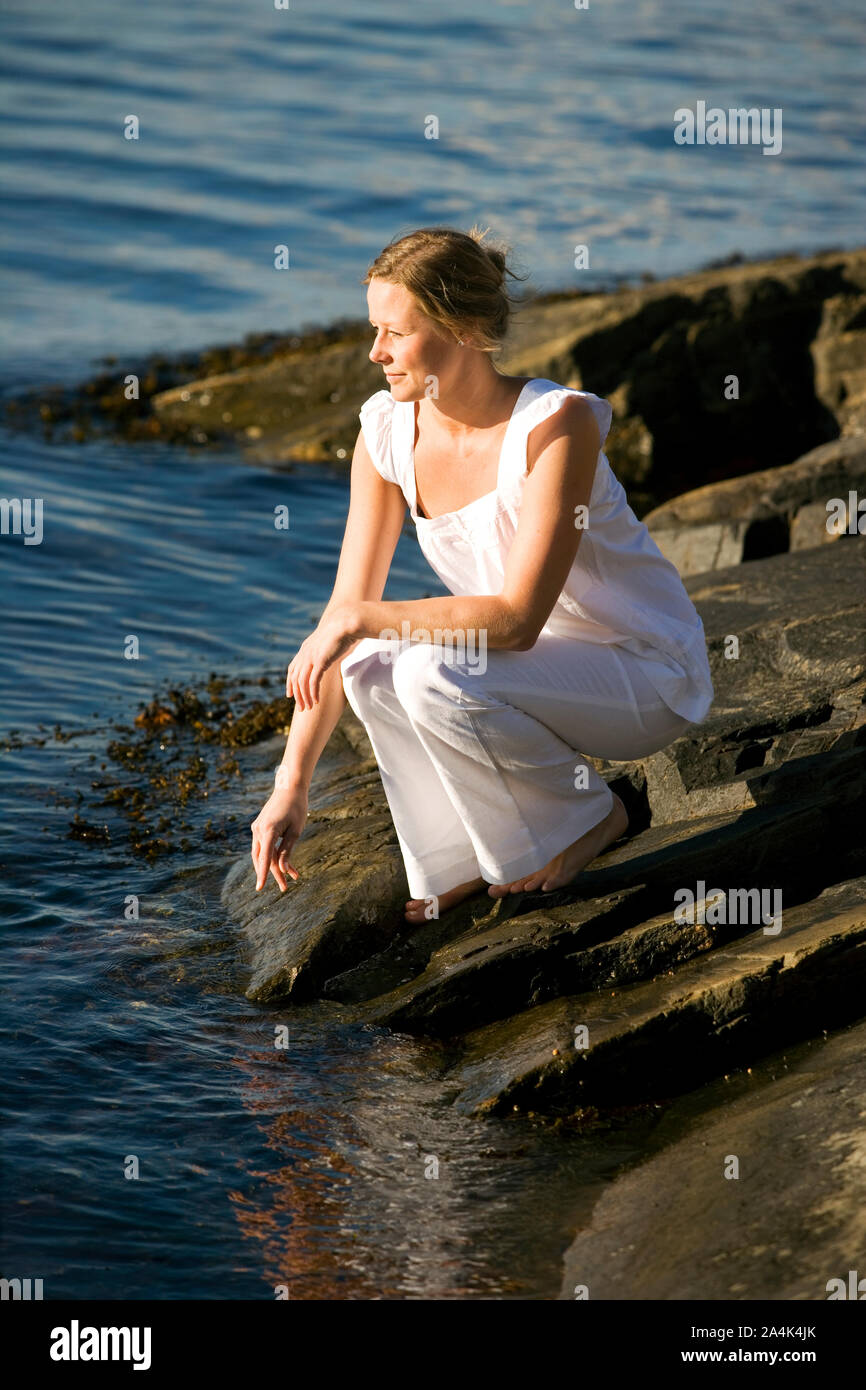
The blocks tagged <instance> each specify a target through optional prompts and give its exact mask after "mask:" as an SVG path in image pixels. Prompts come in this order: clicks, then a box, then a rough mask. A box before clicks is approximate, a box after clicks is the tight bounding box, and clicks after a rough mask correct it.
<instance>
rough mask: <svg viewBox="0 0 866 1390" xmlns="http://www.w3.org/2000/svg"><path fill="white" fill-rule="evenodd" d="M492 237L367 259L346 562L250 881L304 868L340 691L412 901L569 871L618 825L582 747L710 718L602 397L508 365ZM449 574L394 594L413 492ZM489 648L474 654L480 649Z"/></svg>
mask: <svg viewBox="0 0 866 1390" xmlns="http://www.w3.org/2000/svg"><path fill="white" fill-rule="evenodd" d="M506 274H512V272H511V271H510V270H508V269H507V267H506V264H505V257H504V255H503V253H502V252H501V251H500V250H498V249H494V248H490V247H487V246H482V245H481V235H480V234H478V233H477V231H476V229H475V228H473V229H472V231H471V232H470V233H468V234H466V233H462V232H458V231H455V230H452V229H449V228H441V227H434V228H422V229H421V230H419V231H416V232H413V233H411V234H410V235H408V236H405V237H403V238H401V239H400V240H399V241H397V242H396V243H393V244H392V245H390V246H388V247H386V248H385V250H384V251H383V252H382V253H381V255H380V256H379V257H378V258H377V259H376V261H374V263H373V265H372V266H371V267H370V269H369V271H368V272H367V275H366V277H365V279H364V282H363V283H364V284H367V285H368V286H369V288H368V293H367V302H368V307H369V314H370V321H371V324H372V326H373V327H374V328H375V340H374V343H373V347H372V349H371V351H370V360H371V361H373V362H375V363H378V364H379V365H380V366H381V367H382V369H383V372H384V375H385V379H386V381H387V383H388V388H389V389H387V390H386V389H384V388H383V389H382V390H380V391H377V392H376V393H375V394H374V395H373V396H371V397H370V398H369V399H368V400H366V401H365V402H364V405H363V406H362V408H361V411H360V420H361V430H360V433H359V435H358V439H357V443H356V446H355V451H354V456H353V460H352V481H351V501H350V507H349V515H348V519H347V522H346V531H345V536H344V540H343V547H342V551H341V555H340V562H339V566H338V570H337V577H336V582H335V584H334V590H333V593H332V595H331V598H330V601H329V603H328V605H327V608H326V609H325V612H324V613H323V615H322V618H321V620H320V622H319V625H318V627H317V628H316V630H315V632H314V633H312V634H311V636H309V637H308V638H307V639H306V640H305V641H304V642H303V644H302V646H301V648H300V650H299V651H298V652H297V654H296V655H295V657H294V658H293V659H292V661H291V663H290V665H289V668H288V672H287V678H286V694H287V695H291V696H293V697H294V699H295V711H294V715H293V718H292V725H291V731H290V734H289V739H288V743H287V746H286V752H285V756H284V758H283V761H282V764H281V766H280V768H279V769H278V775H277V778H276V787H275V790H274V792H273V795H272V796H271V797H270V799H269V800H268V802H267V803H266V805H265V806H264V807H263V809H262V811H261V813H260V814H259V816H258V818H257V819H256V820H255V821H254V822H253V825H252V832H253V849H252V858H253V863H254V865H255V868H256V888H257V890H259V889H261V888H262V887H263V886H264V883H265V881H266V879H267V875H268V872H269V871H270V872H271V873H272V874H273V875H274V878H275V879H276V882H277V883H278V885H279V887H280V889H281V891H284V890H285V888H286V887H287V878H286V875H287V874H290V875H291V876H292V878H294V879H297V877H298V874H297V871H296V870H295V869H294V867H293V866H292V865H291V862H290V855H291V852H292V849H293V847H294V845H295V843H296V841H297V839H298V837H299V836H300V834H301V831H302V830H303V827H304V824H305V821H306V816H307V793H308V788H309V784H310V779H311V776H312V772H313V768H314V767H315V764H316V761H317V759H318V757H319V755H320V753H321V752H322V749H323V748H324V746H325V744H326V742H327V740H328V738H329V736H330V734H331V731H332V730H333V728H334V725H335V724H336V722H337V719H338V718H339V716H340V713H341V712H342V710H343V708H344V701H345V700H346V699H348V701H349V704H350V705H351V706H352V709H353V710H354V711H355V713H356V714H357V716H358V718H359V719H361V720H362V721H363V723H364V724H365V725H366V728H367V732H368V735H369V738H370V742H371V745H372V747H373V750H374V752H375V755H376V759H377V761H378V763H379V770H380V774H381V778H382V783H383V786H384V789H385V794H386V796H387V799H388V803H389V806H390V808H391V814H392V817H393V820H394V825H395V828H396V831H397V837H398V841H399V844H400V848H401V851H402V854H403V861H404V864H405V867H406V874H407V878H408V884H409V892H410V894H411V895H412V896H411V898H410V899H409V901H408V902H407V904H406V910H405V916H406V919H407V920H408V921H410V922H422V921H424V920H425V918H428V917H430V916H438V915H439V914H440V913H441V912H443V911H445V910H447V909H448V908H450V907H453V906H454V905H455V903H457V902H460V901H461V900H462V899H463V898H465V897H466V896H467V895H468V894H470V893H474V892H477V891H479V890H480V889H481V888H483V887H485V886H487V891H488V893H489V894H490V895H491V896H492V897H500V896H502V895H504V894H506V893H508V892H519V891H531V890H533V889H539V888H540V889H541V890H542V891H543V892H550V891H552V890H553V889H555V888H559V887H561V886H563V885H564V884H566V883H569V882H571V880H572V879H573V878H574V877H575V876H576V875H577V874H578V873H579V872H580V871H581V870H582V869H583V868H585V867H586V865H587V864H588V863H590V861H591V860H592V859H594V858H595V857H596V855H598V854H599V853H601V851H602V850H603V849H605V848H606V846H608V845H609V844H611V843H612V842H613V841H614V840H616V839H617V838H619V837H620V836H621V835H622V834H623V833H624V832H625V830H626V828H627V825H628V818H627V815H626V811H625V808H624V806H623V804H622V802H621V800H620V799H619V797H618V796H616V795H615V794H614V793H612V792H611V790H610V789H609V787H608V786H607V783H606V782H605V781H604V779H603V778H602V777H600V776H599V774H598V773H597V772H596V771H595V769H594V768H593V766H592V764H591V763H589V762H588V761H587V758H588V757H602V758H611V759H632V758H640V757H643V756H645V755H647V754H649V753H653V752H655V751H657V750H658V749H660V748H663V747H665V746H666V745H667V744H669V743H671V742H672V741H673V740H674V739H675V738H677V737H678V736H679V735H680V734H682V733H683V732H684V731H685V730H686V729H688V728H689V727H690V726H691V725H692V724H695V723H698V722H700V721H701V720H702V719H704V718H705V716H706V714H707V711H708V710H709V707H710V704H711V702H712V698H713V687H712V682H711V679H710V671H709V664H708V661H707V651H706V642H705V639H704V631H703V625H702V623H701V620H700V617H699V616H698V614H697V612H696V610H695V608H694V605H693V604H692V602H691V600H690V599H689V597H688V595H687V594H686V591H685V589H684V588H683V584H682V581H681V579H680V576H679V574H678V572H677V570H676V569H675V568H674V566H673V565H672V564H671V563H670V562H669V561H667V560H666V559H665V558H664V557H663V556H662V554H661V552H660V551H659V549H658V547H657V546H656V544H655V543H654V541H653V540H652V538H651V537H650V535H649V532H648V531H647V528H646V526H645V525H644V524H643V522H639V521H638V520H637V518H636V517H635V515H634V513H633V512H632V510H631V508H630V507H629V505H628V503H627V501H626V497H625V493H624V491H623V488H622V486H621V484H620V483H619V482H618V480H617V479H616V477H615V476H614V474H613V472H612V470H611V468H610V465H609V463H608V461H607V458H606V456H605V454H604V453H603V451H602V446H603V444H604V441H605V437H606V435H607V431H608V428H609V426H610V420H611V413H612V412H611V407H610V405H609V404H608V402H607V401H605V400H603V399H601V398H600V397H598V396H596V395H594V394H593V393H592V392H587V391H576V390H571V389H568V388H566V387H562V386H559V385H558V384H557V383H556V382H553V381H549V380H547V379H546V378H528V379H527V378H522V377H506V376H503V375H501V374H500V373H498V372H497V371H496V370H495V368H494V367H493V364H492V362H491V360H490V354H491V353H492V352H494V351H496V350H497V349H498V348H499V347H500V345H501V343H502V340H503V338H504V336H505V332H506V328H507V324H508V313H509V309H510V303H509V296H508V294H507V291H506V288H505V283H504V282H505V275H506ZM407 504H408V506H409V508H410V514H411V517H412V520H413V522H414V524H415V527H416V531H417V535H418V540H419V544H420V545H421V548H422V550H423V551H424V553H425V555H426V556H427V558H428V560H429V561H430V564H431V566H432V567H433V569H434V570H435V571H436V573H437V574H438V576H439V578H440V579H441V580H442V581H443V583H444V584H445V585H446V586H447V587H448V589H449V590H450V593H449V594H448V595H446V596H444V597H441V598H430V599H418V600H414V601H411V602H402V601H395V602H387V603H383V602H382V601H381V599H382V593H383V591H384V587H385V581H386V579H387V576H388V571H389V568H390V565H391V560H392V557H393V554H394V550H395V548H396V545H397V541H398V538H399V536H400V532H401V529H402V525H403V519H404V515H405V509H406V505H407ZM479 650H480V655H481V659H480V660H479Z"/></svg>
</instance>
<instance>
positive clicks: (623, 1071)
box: [224, 541, 866, 1112]
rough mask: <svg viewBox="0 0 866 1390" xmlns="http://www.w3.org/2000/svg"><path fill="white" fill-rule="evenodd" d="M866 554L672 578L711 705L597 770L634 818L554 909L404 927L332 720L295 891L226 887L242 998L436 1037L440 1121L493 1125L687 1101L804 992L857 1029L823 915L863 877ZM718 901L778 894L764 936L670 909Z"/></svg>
mask: <svg viewBox="0 0 866 1390" xmlns="http://www.w3.org/2000/svg"><path fill="white" fill-rule="evenodd" d="M864 557H866V547H864V546H863V544H862V542H861V541H851V542H850V543H846V544H842V545H838V546H831V547H822V548H819V549H815V550H810V551H802V552H797V553H794V554H790V555H780V556H773V557H770V558H768V559H764V560H757V561H753V562H749V563H746V564H743V565H738V566H736V567H734V568H732V569H730V570H725V571H715V572H713V573H712V574H709V575H703V576H701V577H700V578H699V579H695V580H692V581H688V583H689V586H690V588H691V592H692V597H693V599H694V600H695V602H696V604H697V606H698V609H699V611H700V612H701V615H702V617H703V620H704V624H705V630H706V632H707V637H708V645H709V649H710V656H711V662H712V664H713V673H714V679H715V683H716V690H717V695H718V700H717V702H716V706H715V707H714V709H713V711H712V712H711V715H710V717H709V718H708V720H707V721H706V722H705V723H704V724H703V725H701V726H699V727H698V728H696V729H694V730H693V731H691V732H690V733H689V734H688V735H687V736H684V737H683V738H681V739H679V740H677V741H676V742H675V743H674V744H672V745H671V746H670V748H668V749H665V750H663V752H662V753H659V754H655V755H653V757H651V758H648V759H644V760H639V761H637V762H635V763H631V764H627V763H608V762H605V761H603V760H594V761H596V765H597V766H598V767H599V770H600V771H601V773H602V775H603V776H605V777H606V778H607V780H608V781H609V782H610V784H611V785H613V786H616V787H617V788H618V789H619V788H621V789H622V791H623V792H625V791H626V790H628V793H629V795H630V797H631V802H632V805H633V807H634V808H636V809H637V811H638V812H639V813H640V814H642V815H643V816H644V817H645V819H644V820H643V821H640V820H636V821H635V823H633V824H632V826H631V827H630V834H629V837H628V838H627V839H624V840H622V841H620V842H618V843H617V844H616V845H614V846H612V847H611V848H610V849H609V850H608V851H607V852H606V853H605V854H603V855H601V856H599V858H598V859H597V860H596V861H595V862H594V863H593V865H592V866H591V867H590V868H589V869H588V870H586V871H585V872H584V873H583V874H582V875H581V876H580V878H579V879H578V880H577V881H576V883H575V884H572V885H570V886H569V887H568V888H566V889H562V890H560V891H559V892H557V893H554V894H541V893H538V894H519V895H513V896H509V897H508V898H505V899H498V900H495V899H491V898H490V897H489V895H487V894H486V893H484V892H482V893H479V894H477V895H475V896H474V897H473V898H470V899H468V900H467V901H466V902H465V903H463V904H461V906H460V908H458V909H457V910H455V911H453V912H448V913H446V914H444V916H443V918H442V920H441V921H438V920H435V919H434V920H431V921H429V922H425V923H422V924H420V925H417V926H414V927H410V926H409V925H408V924H407V923H406V922H405V920H404V919H403V916H402V909H403V901H404V899H405V897H406V896H408V893H407V889H406V885H405V879H404V877H403V873H402V865H401V863H400V859H399V855H398V853H397V847H396V843H395V837H394V832H393V827H392V826H391V822H390V816H389V813H388V810H387V805H386V803H385V801H384V794H383V792H382V788H381V782H380V780H379V776H378V771H377V768H376V763H375V759H374V758H373V756H372V750H371V749H370V748H369V744H368V742H367V739H366V734H365V731H364V729H363V726H361V725H360V724H359V723H358V721H357V720H356V719H355V716H354V715H353V714H352V713H351V711H350V710H348V709H347V710H346V712H345V714H344V715H343V717H342V719H341V721H340V723H339V724H338V726H337V730H335V735H334V738H333V739H332V741H331V742H332V744H334V745H335V746H336V747H341V748H342V749H343V760H342V763H341V764H340V767H339V771H338V772H335V771H334V770H333V769H332V768H328V767H327V766H326V765H325V763H324V760H323V762H322V763H320V768H319V769H317V778H318V781H317V783H316V784H315V785H316V788H317V789H316V797H315V806H313V803H311V821H310V828H309V831H308V832H307V833H305V836H304V837H303V838H302V840H301V842H300V843H299V845H298V850H297V862H298V867H299V868H300V869H301V871H302V874H304V877H305V880H306V882H304V881H303V880H302V884H301V885H292V886H291V887H290V889H289V891H288V893H287V894H286V895H285V896H280V895H279V893H278V890H277V889H276V887H275V886H274V885H273V884H272V883H270V884H269V885H268V886H267V888H266V890H264V891H263V893H262V894H260V895H258V897H257V896H256V895H255V894H254V893H253V892H252V882H253V874H252V866H251V864H250V862H249V860H248V859H246V860H245V861H244V862H243V864H241V865H238V866H237V868H236V870H235V871H233V874H232V875H231V876H230V878H229V880H228V881H227V883H226V890H225V894H224V901H225V905H226V907H227V909H228V910H229V911H230V913H231V914H232V916H233V919H234V920H235V921H236V922H237V924H238V925H239V926H241V927H243V928H245V930H246V933H247V935H248V938H249V943H250V946H251V965H252V980H251V984H250V989H249V993H250V996H251V997H253V998H256V999H260V1000H277V999H281V998H285V997H287V996H289V997H292V998H294V999H304V998H310V997H312V996H313V995H316V996H317V997H325V998H328V999H331V1000H333V1001H335V1002H339V1003H340V1004H341V1005H343V1006H344V1007H346V1008H347V1009H348V1010H350V1011H352V1012H353V1013H354V1016H355V1017H356V1018H358V1019H360V1020H364V1021H366V1022H369V1023H373V1024H375V1025H378V1026H382V1025H385V1026H388V1027H391V1028H396V1029H399V1030H401V1031H405V1032H410V1033H417V1034H420V1035H426V1036H433V1037H439V1038H443V1039H449V1040H450V1043H451V1046H452V1047H453V1048H454V1049H455V1051H456V1053H457V1054H461V1050H462V1049H465V1050H463V1051H462V1055H461V1058H460V1060H459V1061H457V1063H456V1065H455V1071H454V1086H455V1094H456V1095H457V1096H458V1097H459V1103H460V1104H461V1105H464V1106H466V1107H467V1108H469V1109H480V1110H487V1109H491V1110H496V1111H503V1112H505V1111H508V1110H510V1109H512V1108H513V1107H514V1106H515V1105H521V1106H524V1107H527V1108H532V1109H534V1110H536V1111H540V1110H545V1111H548V1110H549V1111H553V1110H557V1109H559V1110H563V1109H564V1110H566V1111H567V1110H568V1109H569V1107H571V1108H575V1107H577V1108H580V1107H582V1106H586V1105H595V1106H597V1107H603V1106H606V1105H615V1104H618V1103H623V1104H629V1103H645V1102H646V1101H648V1100H650V1099H653V1098H654V1097H655V1096H657V1095H658V1094H661V1095H667V1094H670V1093H672V1092H675V1091H676V1090H677V1088H683V1087H687V1086H688V1085H689V1084H696V1080H703V1079H705V1077H706V1076H709V1075H712V1074H713V1073H714V1070H717V1069H718V1068H719V1067H720V1066H723V1065H733V1064H734V1059H736V1058H737V1057H738V1056H743V1057H746V1058H749V1057H751V1056H753V1055H760V1053H761V1052H762V1051H766V1050H767V1049H768V1048H769V1047H770V1046H771V1045H772V1037H771V1032H772V1030H773V1029H774V1028H775V1027H776V1026H777V1025H778V1026H779V1027H784V1028H787V1029H788V1030H789V1032H790V1035H791V1036H792V1037H798V1036H799V1037H802V1036H808V1035H809V1034H810V1030H811V1031H814V1028H815V1023H816V1015H815V1013H814V1011H812V1012H810V1011H809V1010H807V1009H804V1008H799V1009H798V1007H797V1006H796V1005H797V1001H798V1000H799V1001H800V1003H802V1000H803V997H804V991H808V990H815V991H823V994H824V995H826V997H827V998H828V999H829V1000H830V1001H831V1004H832V1009H831V1013H832V1017H833V1018H834V1019H836V1020H837V1022H838V1021H840V1020H842V1021H845V1020H847V1018H849V1017H856V1016H857V1010H858V1009H862V1005H861V1003H860V1002H859V1001H860V999H861V997H862V996H861V995H860V994H859V993H858V989H859V988H860V987H861V985H862V981H861V979H860V959H861V956H862V955H863V950H862V943H861V937H860V927H861V925H862V911H861V907H860V901H859V898H857V899H856V902H855V904H854V908H855V912H854V917H853V918H852V919H851V920H847V919H846V920H845V921H844V922H842V923H841V925H840V922H837V921H835V920H834V922H833V923H831V925H830V926H828V925H827V923H828V921H829V918H830V917H832V916H833V915H834V914H835V913H836V909H837V908H838V907H839V901H838V899H837V898H833V897H832V895H831V896H830V897H824V896H821V895H822V894H823V893H824V892H825V891H826V890H829V889H830V888H832V886H833V885H834V884H839V883H849V882H850V880H852V879H856V878H857V876H858V875H862V874H866V847H864V841H863V835H862V826H861V821H860V817H859V815H858V808H859V807H860V806H861V805H862V802H863V799H864V790H866V788H864V781H866V757H864V743H866V720H864V708H866V707H864V695H866V641H864V636H863V628H862V613H863V605H862V602H861V601H860V592H861V590H862V576H863V563H864ZM731 635H736V636H738V637H739V640H740V655H739V657H737V658H734V659H729V657H728V656H726V654H725V653H726V651H727V650H729V643H728V639H729V638H730V637H731ZM328 751H329V754H330V752H331V745H329V750H328ZM359 845H363V847H364V855H363V857H362V856H360V855H359ZM816 850H817V852H816ZM701 883H703V890H700V889H699V885H700V884H701ZM732 885H733V886H734V887H735V888H740V887H743V886H745V887H747V888H748V887H749V886H751V885H755V886H756V889H755V891H756V893H757V894H758V895H760V892H763V893H765V894H766V895H767V900H768V901H775V899H774V898H773V896H772V895H774V894H775V893H779V894H781V898H780V902H781V904H782V906H783V922H784V926H783V929H782V932H781V933H780V936H779V939H778V940H776V939H775V938H773V937H770V936H767V935H765V934H764V932H763V927H760V928H757V929H756V926H755V923H754V919H752V918H746V919H741V920H740V921H739V922H737V921H736V920H733V918H731V919H730V920H729V919H728V917H723V918H721V919H719V920H714V918H713V916H712V915H710V914H705V917H706V916H709V920H703V921H700V920H696V921H692V922H683V921H682V920H681V915H682V914H676V913H675V908H676V907H677V905H678V901H679V900H678V899H677V898H675V896H674V895H675V893H676V892H677V891H678V890H681V889H684V888H689V889H692V890H693V891H694V892H695V893H696V895H697V896H698V897H700V893H701V891H703V892H704V895H705V896H707V895H709V896H710V899H711V901H712V894H713V890H715V889H720V890H722V892H725V893H727V891H728V889H729V887H730V886H732ZM861 886H862V885H855V886H854V888H852V889H851V891H852V892H856V893H859V892H860V887H861ZM828 903H829V908H828ZM843 906H846V907H847V904H843ZM837 915H838V914H837ZM716 917H718V914H716ZM840 920H841V919H840ZM834 943H835V944H834ZM855 982H856V988H855V987H854V984H855ZM822 997H823V996H822ZM744 1000H748V1001H750V1002H749V1003H748V1008H745V1006H744V1007H743V1008H742V1009H741V1008H740V1005H741V1004H742V1003H743V1001H744ZM834 1009H835V1010H836V1012H833V1010H834ZM575 1011H576V1012H575ZM740 1013H743V1019H740ZM823 1017H824V1016H823V1015H822V1018H823ZM827 1017H829V1015H827ZM580 1020H583V1021H584V1022H586V1021H590V1022H591V1023H592V1025H593V1028H595V1029H596V1030H597V1029H599V1028H602V1025H604V1028H602V1032H601V1033H600V1034H597V1037H596V1040H597V1041H599V1042H601V1043H602V1044H603V1045H602V1046H600V1047H599V1048H598V1049H597V1050H593V1053H592V1059H591V1061H590V1060H589V1054H588V1056H587V1058H581V1059H580V1060H576V1059H575V1058H573V1057H571V1056H569V1057H567V1058H566V1056H565V1050H564V1043H563V1039H564V1038H565V1039H566V1041H567V1039H568V1038H569V1037H571V1036H572V1033H573V1025H574V1022H577V1021H580ZM824 1022H826V1019H824ZM824 1022H822V1024H821V1026H824ZM827 1026H835V1025H831V1024H827ZM605 1030H606V1031H605ZM729 1041H730V1046H729ZM741 1044H742V1050H741V1051H738V1048H740V1046H741ZM572 1050H573V1048H572ZM669 1054H670V1056H669ZM653 1055H655V1056H656V1057H661V1058H663V1059H664V1064H663V1066H662V1067H661V1072H659V1071H658V1069H657V1068H655V1067H654V1064H653V1063H652V1061H651V1059H652V1056H653ZM647 1059H650V1060H647ZM660 1076H661V1078H662V1079H661V1081H660V1079H659V1078H660Z"/></svg>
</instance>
